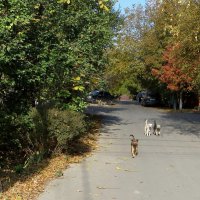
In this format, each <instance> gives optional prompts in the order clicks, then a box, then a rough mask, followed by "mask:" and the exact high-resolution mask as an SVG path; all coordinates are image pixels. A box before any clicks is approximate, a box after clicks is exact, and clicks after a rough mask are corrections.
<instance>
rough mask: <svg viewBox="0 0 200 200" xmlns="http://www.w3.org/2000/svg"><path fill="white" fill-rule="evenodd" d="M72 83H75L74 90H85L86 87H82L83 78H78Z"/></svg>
mask: <svg viewBox="0 0 200 200" xmlns="http://www.w3.org/2000/svg"><path fill="white" fill-rule="evenodd" d="M72 81H73V82H74V83H75V85H76V86H74V87H73V90H76V91H83V90H84V89H85V87H84V86H82V85H80V81H81V77H80V76H77V77H75V78H73V79H72Z"/></svg>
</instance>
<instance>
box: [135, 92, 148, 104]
mask: <svg viewBox="0 0 200 200" xmlns="http://www.w3.org/2000/svg"><path fill="white" fill-rule="evenodd" d="M146 93H147V91H141V92H139V93H138V94H137V96H136V100H137V102H138V103H141V101H142V99H143V97H144V96H145V95H146Z"/></svg>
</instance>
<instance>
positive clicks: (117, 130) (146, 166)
mask: <svg viewBox="0 0 200 200" xmlns="http://www.w3.org/2000/svg"><path fill="white" fill-rule="evenodd" d="M90 111H92V112H95V113H98V114H100V115H103V118H104V120H103V127H102V129H101V136H100V141H99V149H98V150H97V151H96V152H94V153H93V155H92V156H91V157H89V158H87V159H86V160H85V161H83V162H82V163H80V164H73V165H72V166H71V167H70V168H69V169H67V170H66V171H65V172H64V176H63V177H62V178H59V179H56V180H54V181H52V182H51V183H50V184H49V185H48V186H47V188H46V190H45V192H44V193H43V194H41V196H40V197H39V198H38V200H56V199H58V200H112V199H116V200H133V199H134V200H199V199H200V188H199V185H200V137H199V136H200V114H193V113H168V112H165V111H163V110H158V109H156V108H146V107H141V106H140V105H137V104H134V103H132V102H121V103H120V104H118V105H114V106H112V107H101V108H99V107H92V108H90ZM146 118H148V119H152V120H153V119H156V120H157V121H158V122H159V123H160V124H161V126H162V132H161V136H155V135H151V136H150V137H146V136H144V133H143V132H144V131H143V130H144V120H145V119H146ZM131 133H134V135H135V137H136V138H138V139H139V155H138V156H137V157H136V158H134V159H133V158H132V157H131V154H130V137H129V135H130V134H131Z"/></svg>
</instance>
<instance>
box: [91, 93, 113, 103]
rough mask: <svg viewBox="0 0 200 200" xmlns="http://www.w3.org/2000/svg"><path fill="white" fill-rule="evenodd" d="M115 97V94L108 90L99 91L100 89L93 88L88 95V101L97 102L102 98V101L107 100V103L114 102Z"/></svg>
mask: <svg viewBox="0 0 200 200" xmlns="http://www.w3.org/2000/svg"><path fill="white" fill-rule="evenodd" d="M113 99H114V96H113V95H111V94H110V93H109V92H107V91H103V90H102V91H99V90H93V91H92V92H90V93H89V95H88V97H87V101H88V102H90V103H96V102H97V101H98V100H101V101H102V102H105V103H107V104H112V103H113V102H112V101H113Z"/></svg>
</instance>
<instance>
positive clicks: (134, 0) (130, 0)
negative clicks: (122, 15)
mask: <svg viewBox="0 0 200 200" xmlns="http://www.w3.org/2000/svg"><path fill="white" fill-rule="evenodd" d="M134 4H142V5H145V0H118V2H117V3H116V5H115V7H116V8H117V9H118V8H120V10H121V11H123V10H124V9H125V8H127V7H129V8H131V7H132V5H134Z"/></svg>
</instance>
